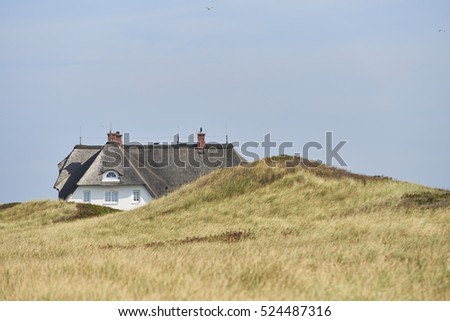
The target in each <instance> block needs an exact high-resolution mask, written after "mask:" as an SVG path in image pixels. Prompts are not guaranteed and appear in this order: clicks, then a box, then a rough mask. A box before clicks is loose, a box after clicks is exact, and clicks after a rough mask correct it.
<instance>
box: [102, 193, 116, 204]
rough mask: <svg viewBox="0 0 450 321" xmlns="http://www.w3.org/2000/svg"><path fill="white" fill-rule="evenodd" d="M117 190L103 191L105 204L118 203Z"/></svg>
mask: <svg viewBox="0 0 450 321" xmlns="http://www.w3.org/2000/svg"><path fill="white" fill-rule="evenodd" d="M118 203H119V192H118V191H106V192H105V204H118Z"/></svg>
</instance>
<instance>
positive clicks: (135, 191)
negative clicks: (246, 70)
mask: <svg viewBox="0 0 450 321" xmlns="http://www.w3.org/2000/svg"><path fill="white" fill-rule="evenodd" d="M136 195H137V200H136V197H135V196H136ZM131 197H132V200H131V202H132V203H133V204H139V203H140V202H141V191H140V190H134V191H133V194H132V196H131Z"/></svg>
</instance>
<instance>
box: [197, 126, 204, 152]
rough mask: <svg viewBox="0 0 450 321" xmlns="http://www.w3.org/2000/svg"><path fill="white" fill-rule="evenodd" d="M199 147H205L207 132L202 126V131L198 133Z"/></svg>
mask: <svg viewBox="0 0 450 321" xmlns="http://www.w3.org/2000/svg"><path fill="white" fill-rule="evenodd" d="M197 147H198V148H200V149H203V148H205V133H204V132H203V128H201V127H200V132H199V133H198V134H197Z"/></svg>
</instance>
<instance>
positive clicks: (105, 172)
mask: <svg viewBox="0 0 450 321" xmlns="http://www.w3.org/2000/svg"><path fill="white" fill-rule="evenodd" d="M242 161H243V158H242V157H241V156H240V155H239V154H238V153H237V152H236V151H235V150H234V148H233V145H232V144H228V143H227V144H207V143H206V142H205V133H203V132H202V130H200V132H199V133H198V142H197V143H195V144H194V143H179V142H177V143H173V144H170V145H169V144H158V143H154V144H148V145H142V144H135V143H133V144H127V143H126V144H124V143H123V142H122V134H121V133H120V132H109V133H108V141H107V142H106V143H105V144H104V145H103V146H100V145H99V146H88V145H76V146H75V147H74V149H73V150H72V152H71V153H70V154H69V155H68V156H67V157H66V158H64V159H63V160H62V161H61V162H60V163H59V164H58V169H59V175H58V178H57V179H56V182H55V185H54V188H55V189H56V190H57V191H58V197H59V198H60V199H63V200H66V201H69V202H78V203H91V204H96V205H104V206H110V207H112V208H116V209H121V210H130V209H133V208H137V207H139V206H143V205H145V204H147V203H149V202H151V201H152V200H153V199H156V198H159V197H162V196H164V195H167V194H168V193H170V192H172V191H174V190H176V189H178V188H179V187H180V186H182V185H184V184H187V183H190V182H192V181H194V180H196V179H197V178H199V177H201V176H203V175H206V174H209V173H210V172H212V171H213V170H216V169H218V168H224V167H232V166H236V165H239V164H240V163H241V162H242Z"/></svg>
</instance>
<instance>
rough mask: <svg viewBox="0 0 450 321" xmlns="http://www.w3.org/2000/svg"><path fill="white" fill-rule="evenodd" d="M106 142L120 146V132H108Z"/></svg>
mask: <svg viewBox="0 0 450 321" xmlns="http://www.w3.org/2000/svg"><path fill="white" fill-rule="evenodd" d="M108 142H115V143H117V144H119V145H120V146H122V134H121V133H120V132H115V133H113V132H111V131H110V132H109V133H108Z"/></svg>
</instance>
